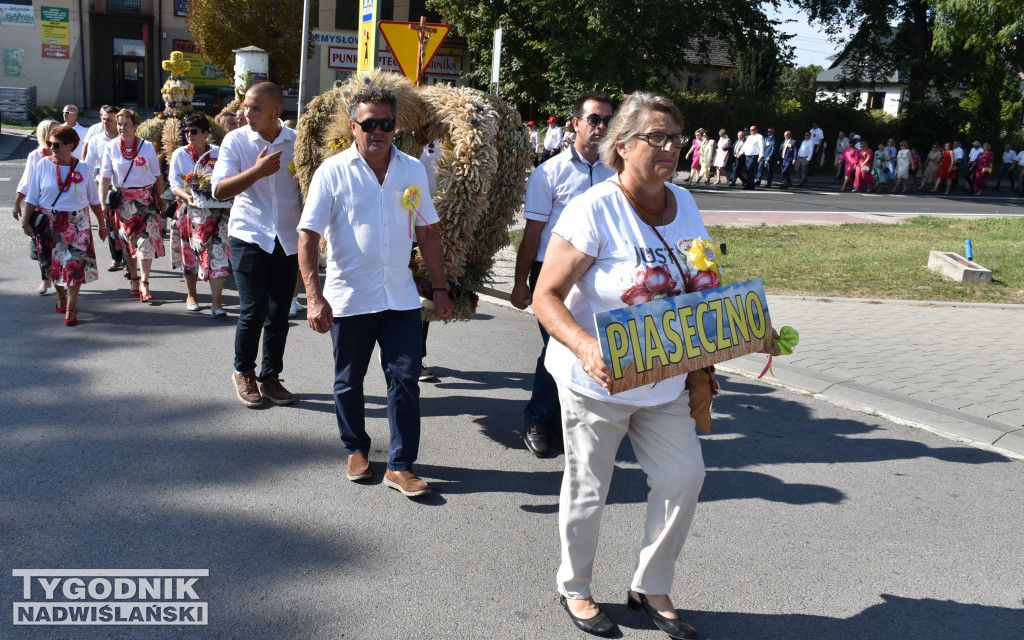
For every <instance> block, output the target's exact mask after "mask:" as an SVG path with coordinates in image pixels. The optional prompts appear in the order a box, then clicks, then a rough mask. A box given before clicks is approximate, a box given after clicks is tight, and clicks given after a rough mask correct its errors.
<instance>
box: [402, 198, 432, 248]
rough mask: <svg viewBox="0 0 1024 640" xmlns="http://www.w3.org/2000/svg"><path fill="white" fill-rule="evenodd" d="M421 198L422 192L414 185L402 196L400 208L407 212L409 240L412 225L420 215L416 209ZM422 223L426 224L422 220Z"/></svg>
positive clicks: (421, 217)
mask: <svg viewBox="0 0 1024 640" xmlns="http://www.w3.org/2000/svg"><path fill="white" fill-rule="evenodd" d="M422 196H423V190H422V189H420V188H419V187H417V186H416V185H412V186H411V187H409V188H408V189H406V190H405V193H403V194H402V206H403V207H405V208H406V209H408V210H409V237H410V238H411V237H412V227H413V224H414V223H415V222H416V216H417V215H419V213H420V212H419V211H417V210H416V207H418V206H420V198H421V197H422ZM420 219H423V216H420ZM424 222H426V220H424ZM427 226H429V225H427Z"/></svg>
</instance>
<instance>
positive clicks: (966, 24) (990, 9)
mask: <svg viewBox="0 0 1024 640" xmlns="http://www.w3.org/2000/svg"><path fill="white" fill-rule="evenodd" d="M929 5H930V6H931V7H932V9H933V10H934V11H935V38H934V47H935V49H936V50H937V51H939V52H941V53H945V54H957V53H958V52H959V51H960V50H961V49H962V47H963V46H964V45H966V46H967V47H970V48H972V49H975V50H977V51H992V50H993V49H995V50H996V51H997V52H998V53H999V55H1000V56H1001V57H1002V58H1003V59H1004V60H1006V62H1007V64H1009V65H1010V68H1011V69H1013V70H1015V71H1018V72H1021V71H1024V6H1021V2H1020V0H985V1H984V2H978V1H977V0H929ZM965 37H966V41H964V38H965Z"/></svg>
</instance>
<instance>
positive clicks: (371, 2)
mask: <svg viewBox="0 0 1024 640" xmlns="http://www.w3.org/2000/svg"><path fill="white" fill-rule="evenodd" d="M379 11H380V8H379V7H378V6H377V0H362V2H361V3H360V5H359V57H358V58H357V59H356V70H357V71H373V68H374V64H375V63H376V62H377V30H376V29H374V28H373V25H374V24H376V22H377V14H378V13H379Z"/></svg>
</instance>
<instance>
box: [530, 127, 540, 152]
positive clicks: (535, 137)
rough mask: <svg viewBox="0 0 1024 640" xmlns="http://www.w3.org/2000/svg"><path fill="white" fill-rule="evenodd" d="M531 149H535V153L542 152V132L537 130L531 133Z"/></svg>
mask: <svg viewBox="0 0 1024 640" xmlns="http://www.w3.org/2000/svg"><path fill="white" fill-rule="evenodd" d="M530 148H531V149H533V152H534V153H540V152H541V146H540V131H537V130H536V129H534V130H533V131H531V132H530Z"/></svg>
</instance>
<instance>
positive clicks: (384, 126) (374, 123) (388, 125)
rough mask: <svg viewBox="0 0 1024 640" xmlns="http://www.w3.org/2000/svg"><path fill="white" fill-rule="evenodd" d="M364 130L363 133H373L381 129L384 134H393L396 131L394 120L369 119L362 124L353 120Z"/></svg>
mask: <svg viewBox="0 0 1024 640" xmlns="http://www.w3.org/2000/svg"><path fill="white" fill-rule="evenodd" d="M352 122H355V123H356V124H358V125H359V127H360V128H361V129H362V130H363V133H373V132H374V131H376V130H377V128H378V127H379V128H380V130H381V131H383V132H384V133H391V132H392V131H394V130H395V119H394V118H367V119H365V120H363V121H362V122H359V121H358V120H353V121H352Z"/></svg>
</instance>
